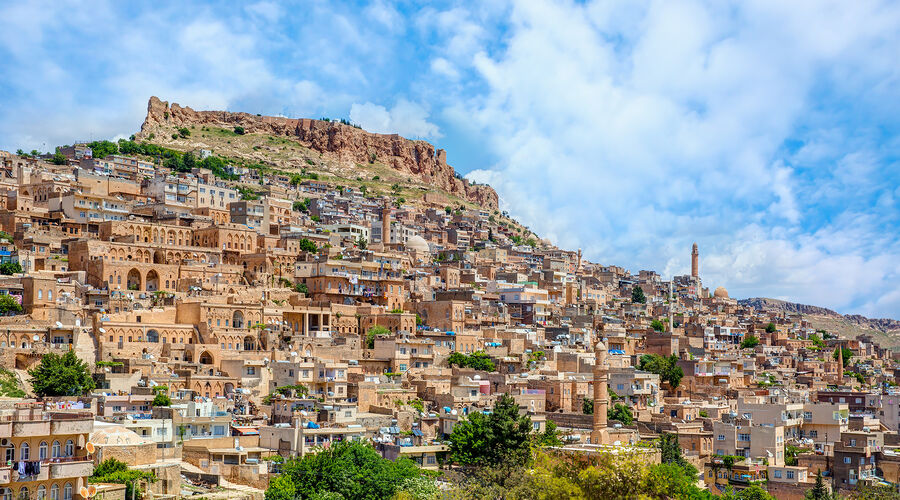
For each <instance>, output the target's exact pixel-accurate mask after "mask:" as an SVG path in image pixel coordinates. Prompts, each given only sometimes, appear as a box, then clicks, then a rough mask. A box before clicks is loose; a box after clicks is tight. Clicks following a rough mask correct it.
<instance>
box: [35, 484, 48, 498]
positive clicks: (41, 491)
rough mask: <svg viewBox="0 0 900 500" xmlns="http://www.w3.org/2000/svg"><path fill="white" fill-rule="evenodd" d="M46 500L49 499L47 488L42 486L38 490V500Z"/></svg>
mask: <svg viewBox="0 0 900 500" xmlns="http://www.w3.org/2000/svg"><path fill="white" fill-rule="evenodd" d="M45 498H47V487H46V486H44V485H43V484H42V485H40V486H38V489H37V500H44V499H45Z"/></svg>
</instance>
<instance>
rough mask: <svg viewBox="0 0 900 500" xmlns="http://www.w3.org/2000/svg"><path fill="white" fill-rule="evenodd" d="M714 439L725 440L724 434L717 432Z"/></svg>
mask: <svg viewBox="0 0 900 500" xmlns="http://www.w3.org/2000/svg"><path fill="white" fill-rule="evenodd" d="M716 441H725V434H719V435H718V436H716Z"/></svg>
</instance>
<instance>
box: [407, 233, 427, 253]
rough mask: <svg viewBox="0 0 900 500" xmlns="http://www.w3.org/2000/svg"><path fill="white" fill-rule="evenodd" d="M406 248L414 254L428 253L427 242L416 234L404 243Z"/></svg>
mask: <svg viewBox="0 0 900 500" xmlns="http://www.w3.org/2000/svg"><path fill="white" fill-rule="evenodd" d="M406 248H408V249H410V250H415V251H416V252H428V242H427V241H425V238H423V237H421V236H419V235H418V234H416V235H413V236H411V237H410V238H409V239H408V240H407V241H406Z"/></svg>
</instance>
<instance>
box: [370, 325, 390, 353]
mask: <svg viewBox="0 0 900 500" xmlns="http://www.w3.org/2000/svg"><path fill="white" fill-rule="evenodd" d="M390 334H391V331H390V330H388V329H387V328H385V327H383V326H381V325H375V326H373V327H372V328H369V331H367V332H366V349H375V337H383V336H387V335H390Z"/></svg>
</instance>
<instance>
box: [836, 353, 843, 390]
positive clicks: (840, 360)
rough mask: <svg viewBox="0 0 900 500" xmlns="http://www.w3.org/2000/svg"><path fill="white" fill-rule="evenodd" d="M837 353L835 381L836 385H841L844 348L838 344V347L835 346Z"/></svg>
mask: <svg viewBox="0 0 900 500" xmlns="http://www.w3.org/2000/svg"><path fill="white" fill-rule="evenodd" d="M837 353H838V374H837V380H838V384H843V383H844V348H843V346H842V345H841V344H838V346H837Z"/></svg>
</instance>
